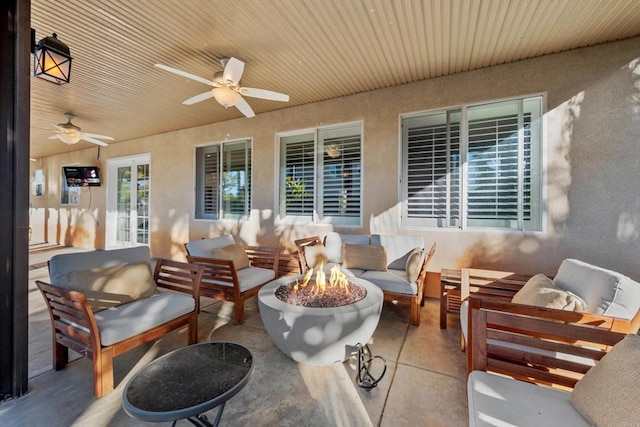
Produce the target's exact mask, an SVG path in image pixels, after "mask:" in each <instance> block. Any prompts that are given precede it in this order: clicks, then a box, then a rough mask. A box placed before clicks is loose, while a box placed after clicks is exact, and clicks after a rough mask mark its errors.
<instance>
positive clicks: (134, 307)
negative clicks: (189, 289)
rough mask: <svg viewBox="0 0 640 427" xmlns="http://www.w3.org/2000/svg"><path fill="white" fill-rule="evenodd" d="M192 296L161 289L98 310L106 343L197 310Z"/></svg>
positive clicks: (101, 335)
mask: <svg viewBox="0 0 640 427" xmlns="http://www.w3.org/2000/svg"><path fill="white" fill-rule="evenodd" d="M195 306H196V305H195V300H194V299H193V297H192V296H190V295H185V294H178V293H175V292H161V293H159V294H157V295H154V296H151V297H149V298H144V299H141V300H137V301H134V302H132V303H129V304H122V305H119V306H117V307H112V308H109V309H107V310H103V311H100V312H98V313H95V315H94V317H95V319H96V323H97V324H98V330H99V331H100V342H101V344H102V345H103V346H108V345H112V344H115V343H117V342H120V341H123V340H125V339H127V338H130V337H132V336H134V335H138V334H140V333H142V332H144V331H148V330H149V329H151V328H154V327H156V326H159V325H162V324H163V323H166V322H168V321H170V320H173V319H175V318H177V317H180V316H182V315H184V314H187V313H191V312H192V311H193V310H195Z"/></svg>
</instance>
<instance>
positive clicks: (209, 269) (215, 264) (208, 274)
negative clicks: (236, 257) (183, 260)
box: [187, 256, 239, 287]
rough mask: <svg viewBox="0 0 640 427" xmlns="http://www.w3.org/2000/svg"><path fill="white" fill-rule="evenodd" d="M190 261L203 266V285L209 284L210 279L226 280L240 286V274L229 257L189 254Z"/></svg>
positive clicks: (216, 280) (232, 284)
mask: <svg viewBox="0 0 640 427" xmlns="http://www.w3.org/2000/svg"><path fill="white" fill-rule="evenodd" d="M187 259H188V260H189V262H190V263H194V264H200V265H202V267H203V272H202V283H201V284H200V286H201V287H207V286H209V283H208V282H210V281H215V282H226V283H229V284H230V285H231V286H236V287H237V286H239V283H238V275H237V274H236V269H235V267H234V265H233V261H231V260H229V259H220V258H208V257H193V256H188V257H187Z"/></svg>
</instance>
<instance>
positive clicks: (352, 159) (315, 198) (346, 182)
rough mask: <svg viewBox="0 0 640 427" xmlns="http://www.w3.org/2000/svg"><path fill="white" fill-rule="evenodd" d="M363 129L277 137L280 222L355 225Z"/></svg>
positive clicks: (352, 126)
mask: <svg viewBox="0 0 640 427" xmlns="http://www.w3.org/2000/svg"><path fill="white" fill-rule="evenodd" d="M361 135H362V125H361V124H360V123H357V124H350V125H343V126H334V127H327V128H320V129H316V130H312V131H308V132H302V133H299V134H295V135H288V136H281V137H280V216H281V217H282V218H286V219H287V220H292V221H297V220H302V221H309V222H325V223H331V224H336V225H360V224H361V223H362V220H361V216H362V215H361V208H360V206H361V191H360V188H361V168H362V164H361V163H362V162H361V158H362V154H361V153H362V143H361V141H362V137H361Z"/></svg>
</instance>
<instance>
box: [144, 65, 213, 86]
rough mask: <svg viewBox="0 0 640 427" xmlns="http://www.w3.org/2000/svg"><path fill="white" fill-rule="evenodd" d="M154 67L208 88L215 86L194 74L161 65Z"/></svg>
mask: <svg viewBox="0 0 640 427" xmlns="http://www.w3.org/2000/svg"><path fill="white" fill-rule="evenodd" d="M155 66H156V67H158V68H160V69H162V70H165V71H168V72H170V73H173V74H177V75H179V76H182V77H186V78H188V79H191V80H195V81H197V82H200V83H204V84H206V85H209V86H213V87H215V86H216V85H215V84H214V83H213V82H212V81H211V80H207V79H205V78H204V77H200V76H196V75H195V74H191V73H187V72H186V71H182V70H178V69H177V68H171V67H169V66H167V65H163V64H155Z"/></svg>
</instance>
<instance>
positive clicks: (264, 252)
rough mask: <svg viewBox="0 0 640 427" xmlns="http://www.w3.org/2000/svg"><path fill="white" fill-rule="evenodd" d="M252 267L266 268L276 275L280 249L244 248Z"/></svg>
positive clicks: (266, 247) (263, 247)
mask: <svg viewBox="0 0 640 427" xmlns="http://www.w3.org/2000/svg"><path fill="white" fill-rule="evenodd" d="M244 250H245V252H246V253H247V256H248V257H249V260H250V261H251V266H252V267H260V268H267V269H269V270H273V271H275V273H276V275H277V274H278V266H279V262H280V247H277V246H245V247H244Z"/></svg>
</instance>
